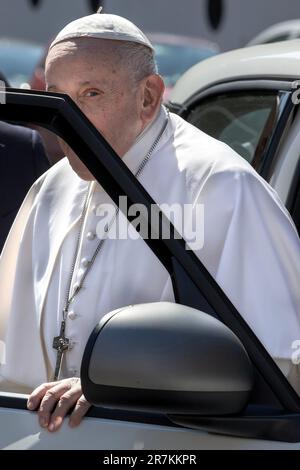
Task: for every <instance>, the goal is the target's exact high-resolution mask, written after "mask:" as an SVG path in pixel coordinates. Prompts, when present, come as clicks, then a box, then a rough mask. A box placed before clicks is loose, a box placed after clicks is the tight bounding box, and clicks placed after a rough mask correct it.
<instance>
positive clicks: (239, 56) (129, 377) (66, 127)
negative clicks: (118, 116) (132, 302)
mask: <svg viewBox="0 0 300 470" xmlns="http://www.w3.org/2000/svg"><path fill="white" fill-rule="evenodd" d="M297 79H300V41H299V42H290V43H285V44H278V46H276V47H274V46H272V47H270V46H262V47H255V48H249V49H243V50H240V51H233V52H230V53H226V54H223V55H220V56H216V57H215V58H212V59H208V60H207V61H204V62H202V63H201V64H199V65H196V66H194V67H193V68H192V69H190V70H189V71H188V72H187V73H186V74H185V75H184V76H183V77H182V78H181V79H180V80H179V82H178V83H177V85H176V86H175V89H174V91H173V94H172V97H171V100H172V105H171V106H172V108H173V109H174V110H176V111H177V112H178V113H180V114H181V115H182V116H184V117H185V118H186V119H187V120H189V121H190V122H193V123H194V124H195V125H197V126H198V127H200V128H201V129H203V130H205V131H206V132H208V133H209V134H211V135H213V136H215V137H217V138H219V139H221V140H224V141H225V142H227V143H228V144H229V145H231V146H232V147H233V148H235V149H236V150H237V151H239V153H241V154H242V155H243V156H244V157H245V158H246V159H247V160H248V161H249V162H250V163H251V164H253V166H254V167H255V168H256V169H257V170H258V171H259V172H260V173H261V175H263V177H265V178H266V179H267V180H268V181H270V182H271V184H272V185H273V186H274V187H275V188H276V189H277V191H278V193H279V194H280V196H281V198H282V199H283V201H284V202H285V204H286V205H287V207H288V208H289V210H290V211H291V214H292V216H293V218H294V220H295V223H296V225H297V227H298V229H299V224H300V184H299V183H300V163H299V155H300V114H299V112H298V105H297V97H298V89H297V88H295V87H297V84H294V82H295V80H297ZM0 97H1V96H0ZM5 98H6V104H5V105H1V106H0V119H4V120H10V121H11V120H17V121H18V122H22V121H23V122H30V121H33V122H35V123H36V124H38V125H39V126H46V127H47V128H48V129H50V130H52V131H53V132H55V133H57V134H59V135H60V137H62V138H64V139H65V140H66V141H67V142H68V144H69V145H71V146H72V148H73V149H74V151H75V152H76V153H77V154H78V155H79V157H80V158H81V159H82V161H84V163H85V164H86V165H87V166H88V168H89V169H90V171H92V172H93V174H94V176H95V177H96V178H97V179H98V180H99V182H100V183H101V184H102V185H103V187H104V188H105V190H106V191H107V192H108V193H109V195H110V196H111V197H112V199H113V200H114V201H115V202H116V203H118V200H119V195H121V194H125V195H127V197H128V198H129V200H130V201H132V203H134V202H137V201H138V202H140V203H143V204H144V205H145V206H146V207H148V208H149V210H150V203H151V199H149V196H148V194H147V193H146V192H145V191H144V189H143V188H142V187H141V185H140V184H139V183H138V182H137V181H136V180H135V178H134V177H133V175H132V174H131V173H130V171H129V170H128V168H127V167H126V166H125V165H124V163H123V162H122V160H121V159H119V158H118V157H117V156H116V155H115V154H114V153H113V152H112V151H111V150H110V149H109V148H108V146H106V145H105V142H104V139H103V138H102V137H101V136H100V134H99V133H98V132H97V131H96V130H95V129H94V127H93V126H92V125H91V124H90V123H89V121H88V120H87V119H86V118H85V117H84V116H83V115H82V113H81V112H80V111H79V110H78V108H77V107H76V105H75V104H74V103H73V102H72V100H71V99H70V98H68V97H67V96H65V95H58V94H54V93H43V92H34V91H28V90H24V91H23V90H22V91H20V90H19V91H18V90H12V91H10V90H9V91H8V92H7V93H6V95H5ZM149 220H150V218H149ZM145 242H146V243H148V245H149V247H150V248H151V249H152V250H153V251H154V253H155V255H156V256H157V257H158V258H159V260H160V261H161V262H162V263H163V264H164V265H165V267H166V268H167V269H168V271H169V272H170V274H171V275H172V281H173V282H174V285H175V287H176V291H175V296H176V303H177V304H168V303H167V304H166V303H157V304H145V305H141V306H132V307H127V308H124V309H120V310H118V311H116V312H113V313H111V314H110V315H108V316H106V317H105V318H104V319H102V321H101V322H100V323H99V325H98V326H96V328H95V330H94V332H93V334H92V335H91V337H90V339H89V341H88V344H87V347H86V350H85V354H84V358H83V361H82V367H81V378H82V384H83V390H84V393H85V395H86V397H87V399H88V400H89V401H90V402H92V403H93V404H94V405H96V407H93V408H92V409H91V410H90V412H89V414H88V416H87V417H86V418H84V420H83V422H82V424H81V425H80V426H79V427H78V428H75V429H70V428H69V427H68V425H67V423H64V425H63V426H62V429H61V430H60V431H59V432H57V433H49V432H48V431H47V430H44V429H41V428H40V427H39V425H38V420H37V416H36V413H35V412H29V411H27V409H26V396H23V395H17V394H13V393H10V392H9V391H8V392H2V393H1V392H0V448H3V449H111V450H113V449H132V450H139V449H148V450H149V449H157V450H159V449H160V450H161V449H164V450H165V449H178V450H179V449H198V450H201V449H210V450H214V449H226V450H227V449H240V450H241V449H300V397H299V396H298V395H297V393H296V392H295V391H294V389H293V388H292V387H291V385H290V384H289V382H288V381H287V380H286V378H285V376H284V375H283V373H282V372H281V371H280V369H279V368H278V367H277V366H276V365H275V363H274V362H273V360H272V359H271V357H270V356H269V354H268V352H267V351H266V350H265V349H264V347H263V346H262V344H261V343H260V342H259V340H258V338H256V336H255V335H254V333H253V332H252V330H251V329H250V327H249V326H248V325H247V324H246V323H245V321H243V319H242V318H241V316H240V315H239V313H238V312H237V310H236V309H235V308H234V306H233V305H232V304H231V302H230V301H229V300H228V298H227V297H226V296H225V294H224V293H223V292H222V291H221V289H220V288H219V286H218V285H217V284H216V283H215V281H214V280H213V279H212V277H211V276H210V275H209V274H208V272H207V271H206V270H205V268H204V267H203V265H202V264H201V262H200V261H199V260H198V258H197V257H196V256H195V255H194V253H192V252H190V251H189V250H185V249H184V243H182V240H178V239H176V237H174V238H171V240H165V239H163V238H162V237H161V238H159V239H158V240H154V241H152V240H145ZM162 311H163V312H164V315H163V316H162V315H161V312H162ZM141 313H142V315H141ZM162 317H163V318H164V323H163V324H162V323H161V321H158V319H160V320H161V318H162ZM220 320H221V321H220ZM283 321H284V319H283ZM225 325H226V326H225ZM137 331H138V334H137ZM153 332H155V334H153ZM179 344H184V353H182V349H180V348H178V345H179ZM180 351H181V352H180ZM154 365H155V366H156V367H154ZM104 366H105V367H104ZM28 367H30V364H28ZM141 384H142V385H141Z"/></svg>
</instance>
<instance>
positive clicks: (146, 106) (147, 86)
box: [141, 75, 165, 125]
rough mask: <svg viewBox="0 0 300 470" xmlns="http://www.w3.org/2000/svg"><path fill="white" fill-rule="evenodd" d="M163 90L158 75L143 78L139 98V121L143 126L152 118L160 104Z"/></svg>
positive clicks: (162, 84) (163, 86) (161, 81)
mask: <svg viewBox="0 0 300 470" xmlns="http://www.w3.org/2000/svg"><path fill="white" fill-rule="evenodd" d="M164 90H165V85H164V82H163V79H162V78H161V77H160V76H159V75H149V76H148V77H145V78H144V80H143V84H142V96H141V101H142V102H141V119H142V121H143V123H144V124H146V125H147V124H148V123H149V122H150V121H151V120H152V119H153V118H154V116H155V114H156V111H157V109H158V107H159V106H160V104H161V102H162V99H163V93H164Z"/></svg>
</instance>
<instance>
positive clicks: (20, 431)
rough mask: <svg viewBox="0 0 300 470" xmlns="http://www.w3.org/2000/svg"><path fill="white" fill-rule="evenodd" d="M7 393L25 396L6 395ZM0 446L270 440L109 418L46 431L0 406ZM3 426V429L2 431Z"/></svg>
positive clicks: (203, 446) (237, 444)
mask: <svg viewBox="0 0 300 470" xmlns="http://www.w3.org/2000/svg"><path fill="white" fill-rule="evenodd" d="M10 395H11V396H13V395H14V396H15V397H16V396H19V397H23V398H25V396H22V395H17V394H10ZM0 423H1V424H0V429H1V430H2V432H1V433H0V449H3V450H25V449H26V450H45V449H47V450H51V449H52V450H53V449H55V450H60V449H61V450H62V449H67V450H68V449H77V450H106V449H111V450H114V449H123V450H143V449H146V450H160V449H164V450H167V449H169V450H171V449H172V450H182V449H185V450H216V449H221V450H227V449H239V450H249V449H255V450H270V449H274V443H273V442H272V441H264V440H258V439H245V438H237V437H230V436H222V435H217V434H210V433H207V432H205V431H200V430H199V431H198V430H192V429H186V428H183V427H168V426H160V425H155V424H145V423H140V422H128V421H123V420H122V421H121V420H120V421H118V420H111V419H101V418H91V417H86V418H84V419H83V421H82V423H81V424H80V426H79V427H77V428H73V429H71V428H70V427H69V426H68V424H67V422H66V421H65V422H64V423H63V425H62V428H61V429H60V431H58V432H56V433H50V432H48V431H47V430H45V429H42V428H41V427H40V426H39V424H38V419H37V414H36V413H35V412H31V411H26V410H18V409H12V408H0ZM3 429H5V432H3ZM276 448H277V449H282V450H287V449H289V450H300V443H296V444H291V443H284V442H277V443H276Z"/></svg>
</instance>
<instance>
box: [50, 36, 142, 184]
mask: <svg viewBox="0 0 300 470" xmlns="http://www.w3.org/2000/svg"><path fill="white" fill-rule="evenodd" d="M111 43H113V41H107V40H99V39H94V38H84V39H83V38H80V39H77V40H76V39H75V40H70V41H64V42H62V43H59V44H56V45H55V46H54V47H53V48H52V49H51V50H50V52H49V53H48V56H47V60H46V70H45V72H46V84H47V90H48V91H54V92H59V93H67V94H68V95H70V97H71V98H72V99H73V100H74V101H75V103H76V104H77V105H78V106H79V107H80V109H81V110H82V111H83V113H84V114H85V115H86V116H87V118H88V119H89V120H90V121H91V122H92V123H93V124H94V126H95V127H96V128H97V129H98V130H99V131H100V132H101V134H102V135H103V136H104V137H105V139H106V140H107V141H108V142H109V143H110V145H111V146H112V147H113V149H114V150H115V151H116V152H117V154H118V155H119V156H120V157H122V156H123V155H124V154H125V153H126V152H127V151H128V150H129V148H130V147H131V146H132V144H133V143H134V141H135V139H136V137H137V136H138V135H139V133H140V132H141V131H142V130H143V127H144V126H143V121H142V119H141V113H140V103H141V94H140V92H139V86H138V85H136V84H135V82H134V80H133V79H132V78H131V75H130V73H129V71H128V70H125V69H123V70H122V69H120V68H118V64H117V63H116V60H115V59H114V55H112V54H111V52H110V51H111V47H113V45H112V44H111ZM62 145H63V147H64V148H63V150H64V151H65V153H66V155H67V157H68V159H69V162H70V165H71V166H72V168H73V170H74V171H75V172H76V173H77V174H78V176H79V177H81V178H82V179H85V180H92V179H94V178H93V176H92V175H91V173H90V172H89V171H88V169H87V168H86V167H85V166H84V164H83V163H82V162H81V161H80V159H79V158H78V157H77V156H76V154H75V153H74V152H73V151H72V150H71V149H70V148H69V147H68V146H67V145H66V144H62Z"/></svg>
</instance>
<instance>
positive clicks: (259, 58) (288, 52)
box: [170, 39, 300, 104]
mask: <svg viewBox="0 0 300 470" xmlns="http://www.w3.org/2000/svg"><path fill="white" fill-rule="evenodd" d="M239 78H243V79H246V78H262V79H263V78H273V79H282V80H284V79H293V78H295V79H299V78H300V39H295V40H292V41H284V42H277V43H272V44H264V45H259V46H253V47H245V48H243V49H237V50H234V51H230V52H226V53H224V54H220V55H217V56H214V57H212V58H209V59H206V60H204V61H202V62H200V63H198V64H196V65H194V66H193V67H191V68H190V69H189V70H188V71H187V72H186V73H185V74H183V75H182V77H181V78H180V79H179V80H178V82H177V83H176V85H175V87H174V89H173V90H172V93H171V96H170V101H171V102H173V103H177V104H183V103H184V102H185V101H186V100H187V99H188V98H189V97H191V96H192V95H193V94H195V93H196V92H199V91H200V90H203V89H205V88H207V87H208V86H210V85H212V84H213V83H220V82H224V81H229V80H235V79H239Z"/></svg>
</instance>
